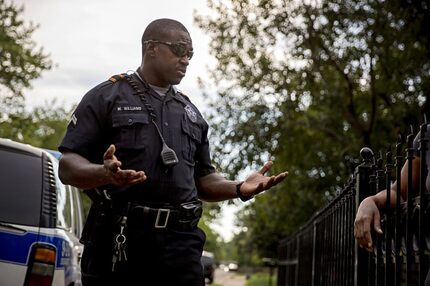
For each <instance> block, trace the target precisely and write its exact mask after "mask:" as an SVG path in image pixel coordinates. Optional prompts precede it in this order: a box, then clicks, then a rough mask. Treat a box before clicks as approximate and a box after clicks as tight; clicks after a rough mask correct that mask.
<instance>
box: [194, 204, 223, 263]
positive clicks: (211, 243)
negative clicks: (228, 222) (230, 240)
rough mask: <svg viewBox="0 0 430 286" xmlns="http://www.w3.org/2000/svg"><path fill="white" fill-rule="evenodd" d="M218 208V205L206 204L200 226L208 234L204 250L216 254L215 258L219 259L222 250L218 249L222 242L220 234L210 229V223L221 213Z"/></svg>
mask: <svg viewBox="0 0 430 286" xmlns="http://www.w3.org/2000/svg"><path fill="white" fill-rule="evenodd" d="M217 208H218V205H217V204H211V203H204V205H203V214H202V218H201V219H200V221H199V225H198V226H199V227H200V228H201V229H202V230H203V231H204V232H205V234H206V242H205V245H204V249H205V250H206V251H209V252H212V253H214V254H215V257H216V258H217V259H218V257H219V255H220V248H219V247H218V243H219V242H220V241H221V238H220V236H219V234H218V233H216V232H214V231H213V230H212V229H211V228H210V225H209V224H210V222H211V221H212V220H213V219H214V217H215V216H216V214H217V213H218V212H219V211H218V210H217Z"/></svg>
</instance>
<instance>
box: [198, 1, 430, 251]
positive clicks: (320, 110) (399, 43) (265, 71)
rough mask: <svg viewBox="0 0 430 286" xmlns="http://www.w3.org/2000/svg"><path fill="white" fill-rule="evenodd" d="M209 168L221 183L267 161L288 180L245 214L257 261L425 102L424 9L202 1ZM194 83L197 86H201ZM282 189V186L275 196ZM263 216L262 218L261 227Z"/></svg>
mask: <svg viewBox="0 0 430 286" xmlns="http://www.w3.org/2000/svg"><path fill="white" fill-rule="evenodd" d="M208 6H209V7H210V9H211V10H212V13H211V16H205V17H203V16H201V15H197V16H196V18H195V20H196V22H197V24H198V25H199V26H200V28H201V29H203V30H204V31H205V33H207V34H208V35H209V36H210V37H211V42H210V49H211V53H212V55H214V56H215V58H216V61H217V64H216V66H215V68H214V69H213V70H211V71H210V77H211V79H212V80H213V82H215V83H217V84H216V87H217V89H218V92H217V94H215V95H208V96H212V97H213V100H212V103H211V106H212V107H213V112H212V113H211V114H209V118H210V120H211V121H212V122H213V123H214V124H212V126H213V133H215V136H214V137H216V138H219V139H218V141H216V142H214V143H215V152H214V156H213V157H214V160H215V162H216V163H217V164H218V165H220V166H222V169H225V170H227V171H228V172H229V174H231V175H232V174H236V173H237V172H238V171H240V170H241V169H242V168H243V166H253V167H256V166H257V165H261V163H262V161H264V160H267V159H270V158H271V159H275V160H276V165H275V166H276V169H277V170H275V171H279V170H284V169H287V170H289V171H290V176H289V177H288V178H287V179H286V181H285V183H283V184H282V185H281V186H280V187H279V190H276V191H275V192H270V194H267V195H264V197H263V196H261V198H257V199H256V200H255V202H254V203H253V204H252V205H251V206H249V207H247V208H245V210H244V215H243V220H242V221H243V223H244V224H245V223H246V226H247V228H248V231H250V232H251V233H253V234H258V236H257V235H250V236H248V237H250V239H251V240H254V241H251V242H253V243H256V244H257V245H258V246H259V247H260V248H259V249H260V253H261V254H265V255H267V254H268V253H270V252H271V253H272V254H273V253H274V252H275V251H276V248H275V245H276V239H278V237H279V235H283V236H285V235H288V234H290V233H291V232H292V231H294V230H295V229H297V227H298V226H299V225H300V224H302V223H303V222H304V221H305V220H307V219H308V218H309V217H310V215H311V214H312V213H313V212H314V211H315V210H316V209H317V208H318V207H319V206H321V204H322V203H324V202H325V201H326V200H327V199H330V198H331V197H332V196H333V195H334V194H335V192H336V191H337V190H339V189H341V188H342V185H343V184H344V183H345V182H346V181H347V178H348V175H349V174H350V173H351V172H352V170H353V168H354V167H355V166H356V165H357V163H358V153H359V150H360V149H361V147H363V146H369V147H372V148H374V149H380V148H383V147H385V146H383V144H384V143H382V142H389V141H392V140H393V139H394V140H395V138H396V135H397V132H404V131H406V129H407V128H406V126H408V125H409V124H413V125H416V124H417V123H418V122H419V121H420V118H421V115H420V114H422V112H423V111H422V110H423V109H424V108H425V106H426V98H428V97H429V96H430V73H429V70H430V60H429V59H430V50H429V48H428V47H429V40H430V37H429V32H428V24H429V19H430V17H429V7H430V5H429V3H428V1H421V2H420V1H417V2H414V3H413V4H409V2H407V1H403V0H395V1H368V0H364V1H358V0H347V1H338V0H320V1H303V2H302V1H275V0H273V1H270V0H261V1H251V0H236V1H233V0H225V1H212V0H209V1H208ZM202 82H203V83H205V82H204V81H202ZM282 189H285V191H283V190H282ZM267 214H270V217H268V218H266V217H265V216H267Z"/></svg>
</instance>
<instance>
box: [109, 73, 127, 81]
mask: <svg viewBox="0 0 430 286" xmlns="http://www.w3.org/2000/svg"><path fill="white" fill-rule="evenodd" d="M126 75H127V74H126V73H120V74H116V75H113V76H111V77H110V78H109V81H111V82H113V83H115V82H117V81H119V80H121V79H125V76H126Z"/></svg>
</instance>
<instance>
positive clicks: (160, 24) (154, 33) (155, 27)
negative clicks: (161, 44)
mask: <svg viewBox="0 0 430 286" xmlns="http://www.w3.org/2000/svg"><path fill="white" fill-rule="evenodd" d="M175 30H179V31H184V32H186V33H188V34H189V32H188V30H187V28H185V26H184V25H182V24H181V23H180V22H178V21H176V20H173V19H167V18H163V19H157V20H154V21H152V22H151V23H150V24H149V25H148V27H146V29H145V32H143V36H142V45H143V43H144V42H145V41H148V40H158V41H168V40H169V35H170V33H171V32H172V31H175Z"/></svg>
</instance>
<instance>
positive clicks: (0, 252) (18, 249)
mask: <svg viewBox="0 0 430 286" xmlns="http://www.w3.org/2000/svg"><path fill="white" fill-rule="evenodd" d="M36 242H43V243H47V244H51V245H53V246H55V248H56V249H57V255H56V256H57V257H56V258H57V259H56V263H55V264H56V265H55V266H56V268H58V267H64V266H67V264H69V263H70V252H71V250H70V249H67V250H66V249H64V250H63V246H66V248H69V247H68V243H67V242H66V243H63V242H64V239H63V238H59V237H56V236H52V235H46V234H38V233H34V232H26V233H25V234H15V233H9V232H0V261H7V262H11V263H15V264H23V265H26V264H27V259H28V256H29V254H30V251H31V246H32V245H33V244H34V243H36ZM64 254H66V255H65V256H66V257H61V256H62V255H64ZM61 258H62V259H61ZM68 260H69V261H68ZM64 264H66V265H64Z"/></svg>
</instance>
